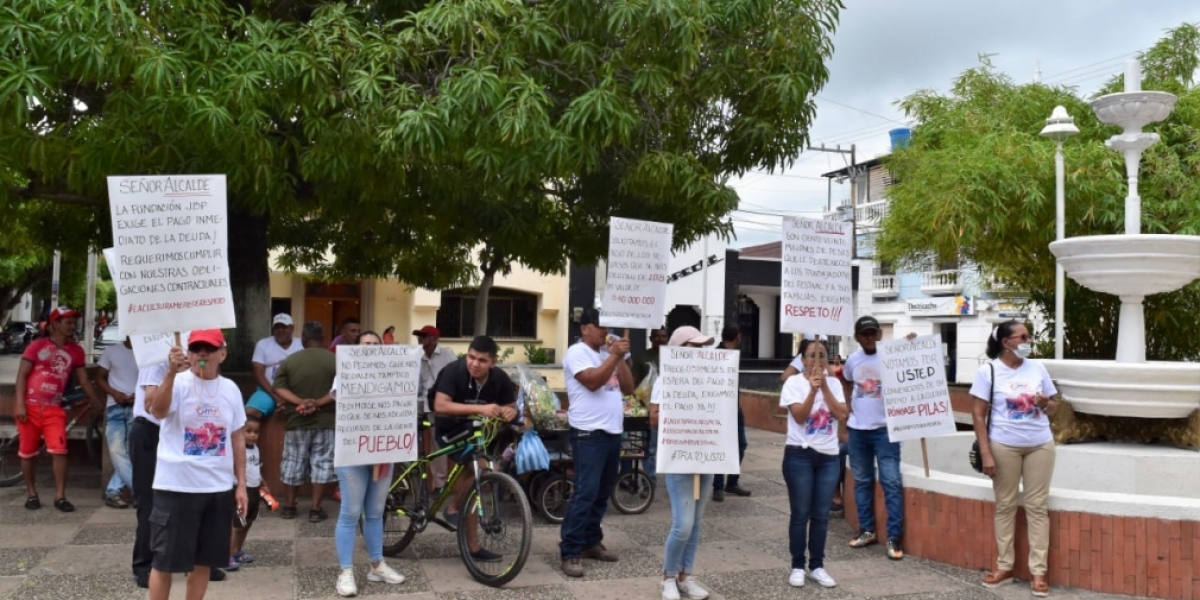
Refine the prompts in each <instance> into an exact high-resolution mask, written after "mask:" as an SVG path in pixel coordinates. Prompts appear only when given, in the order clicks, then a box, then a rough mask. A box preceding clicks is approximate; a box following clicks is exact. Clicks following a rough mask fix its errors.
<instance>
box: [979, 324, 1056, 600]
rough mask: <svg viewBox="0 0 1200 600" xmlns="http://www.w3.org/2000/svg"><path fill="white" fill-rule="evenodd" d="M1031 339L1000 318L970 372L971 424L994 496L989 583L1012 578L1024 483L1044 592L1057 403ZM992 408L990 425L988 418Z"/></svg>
mask: <svg viewBox="0 0 1200 600" xmlns="http://www.w3.org/2000/svg"><path fill="white" fill-rule="evenodd" d="M1032 341H1033V340H1032V338H1031V337H1030V335H1029V330H1028V329H1027V328H1026V327H1025V325H1024V324H1022V323H1019V322H1017V321H1005V322H1004V323H1001V324H1000V325H999V326H998V327H996V329H995V330H994V331H992V334H991V337H989V338H988V342H987V355H988V358H991V359H992V360H991V361H990V362H988V364H986V365H983V366H982V367H980V368H979V371H977V372H976V373H975V383H974V384H973V385H972V386H971V396H972V397H974V398H975V402H974V406H973V409H974V410H973V411H972V412H973V415H972V417H973V419H972V420H973V422H974V424H975V437H976V438H978V440H979V453H980V457H981V458H982V459H983V473H984V474H985V475H987V476H988V477H991V478H992V490H993V492H994V493H995V495H996V527H995V529H996V546H997V547H998V549H999V556H998V557H997V560H996V570H994V571H992V572H991V573H988V574H987V575H986V576H984V578H983V585H984V587H987V588H995V587H999V586H1001V585H1004V584H1006V583H1010V582H1012V581H1013V564H1014V562H1015V561H1016V556H1015V552H1014V550H1013V531H1014V529H1015V523H1016V517H1017V492H1018V490H1019V489H1020V487H1022V486H1023V487H1024V489H1025V515H1026V518H1027V519H1028V522H1029V572H1030V574H1031V575H1032V578H1033V581H1031V582H1030V588H1031V591H1032V592H1033V595H1034V596H1046V595H1047V594H1049V592H1050V587H1049V585H1048V584H1047V582H1046V556H1047V553H1048V550H1049V546H1050V518H1049V516H1048V515H1047V514H1046V505H1047V503H1048V501H1049V498H1050V478H1051V476H1052V475H1053V474H1054V436H1053V435H1052V434H1051V432H1050V417H1051V416H1053V415H1054V411H1055V410H1057V409H1058V401H1057V400H1055V399H1054V395H1055V394H1057V393H1058V390H1056V389H1055V388H1054V382H1052V381H1051V380H1050V374H1049V373H1047V372H1046V368H1045V367H1043V366H1042V365H1041V364H1039V363H1036V362H1034V361H1032V360H1028V357H1029V353H1030V350H1031V348H1032ZM988 411H991V425H990V427H989V425H988V421H987V417H988Z"/></svg>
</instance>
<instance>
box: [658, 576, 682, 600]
mask: <svg viewBox="0 0 1200 600" xmlns="http://www.w3.org/2000/svg"><path fill="white" fill-rule="evenodd" d="M662 589H663V593H662V600H680V598H679V586H677V585H676V584H675V578H674V577H672V578H670V579H664V580H663V582H662Z"/></svg>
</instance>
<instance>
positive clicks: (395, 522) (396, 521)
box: [383, 465, 426, 556]
mask: <svg viewBox="0 0 1200 600" xmlns="http://www.w3.org/2000/svg"><path fill="white" fill-rule="evenodd" d="M395 468H399V465H396V466H395ZM425 497H426V493H425V482H424V481H422V480H421V470H420V469H419V468H417V469H413V470H412V471H409V473H408V474H407V475H406V476H404V478H403V479H400V480H398V481H396V482H394V483H393V484H392V489H391V491H390V492H388V497H387V502H386V504H385V505H384V507H383V553H384V555H386V556H396V555H397V554H400V553H401V552H404V549H405V548H407V547H408V545H409V544H410V543H412V539H413V536H415V535H417V521H418V520H419V519H421V518H423V517H422V516H421V513H422V512H423V511H424V510H425Z"/></svg>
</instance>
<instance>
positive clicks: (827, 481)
mask: <svg viewBox="0 0 1200 600" xmlns="http://www.w3.org/2000/svg"><path fill="white" fill-rule="evenodd" d="M837 479H838V457H837V455H836V454H821V453H820V452H817V451H816V450H813V449H812V448H801V447H799V446H788V447H786V448H784V450H783V480H784V481H785V482H787V488H788V503H789V504H790V505H791V512H792V516H791V519H789V520H788V546H789V549H790V550H791V554H792V568H793V569H803V568H804V567H805V565H804V554H805V551H807V552H808V568H809V569H820V568H821V567H824V566H825V538H826V536H827V535H828V534H829V507H830V505H831V504H832V503H833V488H834V486H836V485H837Z"/></svg>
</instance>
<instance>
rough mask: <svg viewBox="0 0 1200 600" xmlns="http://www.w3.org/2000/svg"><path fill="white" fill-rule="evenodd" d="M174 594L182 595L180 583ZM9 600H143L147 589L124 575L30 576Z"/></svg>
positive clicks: (177, 584)
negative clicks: (143, 588)
mask: <svg viewBox="0 0 1200 600" xmlns="http://www.w3.org/2000/svg"><path fill="white" fill-rule="evenodd" d="M175 589H176V591H175V593H176V595H177V596H182V592H183V589H182V588H181V587H180V583H179V582H176V584H175ZM9 598H10V600H50V599H53V600H145V598H146V590H142V589H138V587H137V586H135V585H134V584H133V577H130V576H129V575H127V574H116V573H108V574H104V575H94V574H88V575H38V576H36V577H30V578H28V579H26V580H25V582H24V583H22V584H21V586H20V587H18V588H17V589H16V591H15V592H13V593H12V595H11V596H9Z"/></svg>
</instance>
